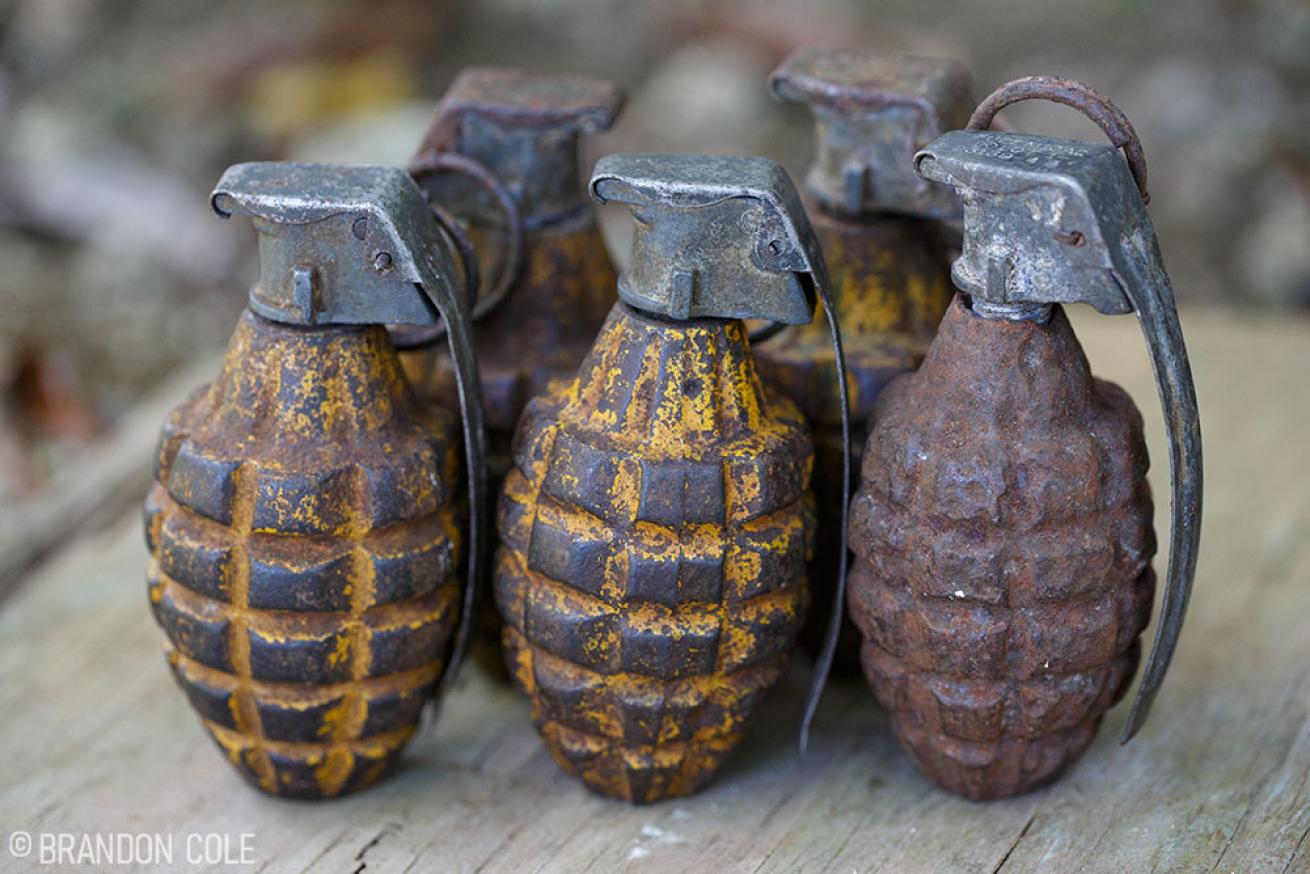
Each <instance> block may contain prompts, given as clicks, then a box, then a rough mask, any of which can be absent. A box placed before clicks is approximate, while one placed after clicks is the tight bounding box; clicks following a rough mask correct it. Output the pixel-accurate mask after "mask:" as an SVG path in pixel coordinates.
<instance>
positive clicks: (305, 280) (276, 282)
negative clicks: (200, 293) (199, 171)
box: [210, 162, 487, 686]
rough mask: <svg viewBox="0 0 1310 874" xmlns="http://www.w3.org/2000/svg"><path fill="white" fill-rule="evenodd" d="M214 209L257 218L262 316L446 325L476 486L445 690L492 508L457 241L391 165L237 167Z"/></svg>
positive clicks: (257, 299)
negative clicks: (486, 516) (487, 515)
mask: <svg viewBox="0 0 1310 874" xmlns="http://www.w3.org/2000/svg"><path fill="white" fill-rule="evenodd" d="M210 202H211V204H212V206H213V208H214V211H215V212H217V213H218V214H219V215H220V216H222V217H224V218H227V217H229V216H232V215H246V216H250V217H251V218H252V219H254V224H255V228H256V229H257V230H258V231H259V249H260V265H261V266H260V278H259V282H258V283H256V284H255V285H254V286H253V287H252V288H251V289H250V300H249V305H250V309H251V310H253V311H254V312H255V313H257V314H259V315H261V316H263V317H265V318H267V319H270V320H272V321H274V322H278V323H282V324H290V325H374V324H401V325H433V324H436V323H437V322H438V321H441V322H443V323H444V324H445V326H446V336H447V339H448V343H449V346H450V354H451V359H452V360H453V362H454V367H455V375H456V379H457V380H458V392H459V400H460V407H461V412H462V413H463V433H464V454H465V461H466V463H467V465H468V489H469V511H468V512H469V535H468V576H467V579H466V582H465V586H464V593H463V602H462V605H461V608H460V612H461V621H460V624H459V628H458V630H457V631H456V637H455V644H454V647H453V650H452V652H451V655H450V657H449V660H448V661H447V662H446V667H445V671H444V674H443V678H442V684H443V686H448V685H449V683H450V682H451V681H452V680H453V678H454V676H455V674H456V672H457V670H458V668H459V664H460V662H461V661H462V659H463V657H464V654H465V652H466V650H467V648H468V645H469V641H470V639H471V638H470V633H471V626H472V621H471V619H472V617H473V616H475V615H476V612H475V611H476V603H475V601H476V598H477V593H478V591H479V585H478V582H479V580H480V577H481V574H482V573H483V566H484V563H485V559H484V556H483V555H482V552H483V540H484V538H485V534H484V531H483V529H484V525H485V519H484V514H485V512H486V508H487V494H486V489H487V486H486V461H485V455H486V449H485V443H486V438H485V433H484V428H483V411H482V397H481V388H480V386H479V382H478V376H477V364H476V362H475V360H474V356H473V345H472V334H471V329H470V325H469V322H470V318H469V315H470V314H469V309H468V307H469V301H470V300H471V295H470V294H467V293H465V291H464V290H463V289H457V287H456V284H457V283H456V277H457V276H459V272H458V270H457V269H456V268H455V264H456V262H457V259H458V254H457V252H456V248H455V246H456V244H455V243H454V241H453V239H452V236H451V235H450V234H449V233H448V232H447V231H446V230H445V229H443V226H442V224H441V223H440V221H439V220H438V219H436V218H434V216H433V212H432V211H431V210H430V208H429V207H428V204H427V202H426V200H425V199H424V196H423V193H422V191H420V190H419V188H418V186H417V185H416V184H415V182H414V181H413V180H412V179H411V178H410V177H409V176H408V175H407V174H406V173H405V172H404V171H402V170H399V169H395V168H390V167H373V166H343V165H332V164H298V163H290V162H256V163H246V164H237V165H234V166H232V167H230V168H228V170H227V172H226V173H224V174H223V177H222V179H220V180H219V182H218V185H217V186H216V187H215V189H214V192H213V194H212V195H211V199H210ZM464 278H465V281H467V278H468V274H467V273H466V274H465V277H464Z"/></svg>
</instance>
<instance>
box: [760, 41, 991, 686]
mask: <svg viewBox="0 0 1310 874" xmlns="http://www.w3.org/2000/svg"><path fill="white" fill-rule="evenodd" d="M770 82H771V85H772V87H773V90H774V92H775V93H776V94H778V96H780V97H782V98H785V99H788V100H793V101H798V102H802V103H805V104H806V105H807V106H809V107H810V108H811V110H812V111H813V112H814V115H815V122H816V128H815V130H816V157H815V162H814V164H813V166H812V167H811V169H810V171H809V175H808V176H807V177H806V182H807V188H808V193H809V196H810V198H811V201H812V202H811V204H810V215H811V218H812V221H813V223H814V229H815V232H816V233H817V234H818V237H819V242H820V244H821V245H822V247H823V253H824V257H825V260H826V261H827V263H828V270H829V273H830V275H831V280H832V296H833V304H834V308H835V311H836V316H837V320H838V322H839V323H840V324H841V327H842V339H843V343H844V347H845V352H846V366H847V374H848V375H847V388H848V391H849V393H850V399H851V419H852V434H851V442H852V446H853V449H854V453H855V456H854V457H855V463H856V465H858V462H859V457H860V453H861V452H862V450H863V447H864V441H865V439H866V436H867V432H866V430H865V423H866V422H867V420H868V417H869V414H870V413H871V411H872V409H873V403H874V401H875V400H876V399H877V397H878V393H879V392H881V391H882V388H883V387H884V386H885V385H886V384H887V383H888V382H889V381H890V380H891V379H893V378H894V377H896V376H898V375H900V374H902V373H905V372H908V371H911V370H913V369H915V368H916V367H918V365H919V362H920V361H922V360H923V356H924V354H925V353H926V352H927V350H928V346H929V344H930V343H931V342H932V338H933V335H934V332H935V330H936V327H937V323H938V322H939V321H940V320H941V317H942V314H943V313H944V312H945V310H946V306H947V304H948V303H949V302H950V300H951V295H952V293H953V289H952V287H951V281H950V266H949V254H948V252H949V247H948V245H947V243H946V240H945V238H944V234H943V228H942V226H941V223H940V222H939V221H937V220H936V219H935V218H934V217H935V216H941V215H946V214H952V213H954V212H956V211H958V202H957V201H956V199H955V196H954V194H953V192H952V191H951V190H950V188H949V187H948V186H943V185H940V184H938V183H931V182H925V181H924V180H921V179H919V178H918V177H917V176H916V175H915V173H914V166H913V161H912V158H913V155H914V152H915V151H916V150H917V149H918V148H920V147H921V146H923V145H924V144H926V143H927V142H928V141H930V140H932V139H934V138H935V137H936V136H937V135H939V134H940V133H943V132H945V131H946V130H950V129H952V128H958V127H960V126H961V125H963V124H964V121H965V119H966V118H967V117H968V112H969V106H970V100H969V94H970V89H971V85H970V77H969V74H968V72H967V71H966V70H965V69H964V68H963V67H962V66H961V65H960V64H959V63H957V62H955V61H951V60H947V59H934V58H920V57H913V56H904V55H889V54H877V53H858V52H841V51H833V50H820V49H800V50H798V51H796V52H795V53H793V54H792V55H791V56H790V57H788V58H787V60H785V61H784V62H783V64H782V65H781V66H779V67H778V69H777V70H776V71H774V73H773V75H772V76H771V77H770ZM756 357H757V361H758V363H759V369H760V374H761V376H763V378H764V379H765V381H766V382H769V383H770V384H772V385H774V386H775V387H777V388H778V389H779V390H781V391H782V392H783V394H785V395H786V396H787V397H789V398H791V400H792V401H794V402H795V403H796V404H797V406H799V407H800V409H801V412H803V413H804V414H805V417H806V418H807V419H808V420H809V422H810V425H811V427H812V428H813V430H814V442H815V465H816V466H815V477H814V487H815V493H816V496H817V501H818V512H819V527H818V535H817V538H818V539H817V547H816V549H815V553H814V561H813V564H812V565H811V567H810V581H811V587H812V592H813V594H814V598H815V603H816V604H824V605H826V604H828V603H830V602H831V599H832V596H833V594H834V592H833V586H832V581H833V580H834V579H835V578H836V573H837V571H836V568H837V560H838V558H839V553H840V550H841V545H840V538H841V531H842V526H843V524H844V519H843V517H842V512H841V488H840V482H841V481H842V480H841V476H842V463H843V456H842V448H841V430H840V428H841V417H840V409H839V406H838V403H837V393H836V375H835V368H834V359H833V353H832V344H831V343H830V342H829V340H828V331H827V326H826V323H825V317H824V314H823V313H821V312H820V313H817V314H816V316H815V319H814V321H812V322H811V323H810V324H808V325H801V326H796V327H791V328H788V329H786V330H784V331H782V332H780V333H779V334H777V335H776V336H774V337H772V338H771V339H769V340H768V342H764V343H760V344H759V345H757V346H756ZM827 619H828V617H827V615H826V614H825V613H823V612H822V611H814V612H812V613H811V615H810V619H809V621H808V622H807V623H806V626H805V628H804V630H803V631H802V635H801V643H802V645H803V646H805V648H806V649H808V650H809V651H811V652H812V653H816V654H817V653H818V652H819V651H820V650H821V648H822V644H823V640H824V636H825V634H826V627H825V623H826V622H827ZM840 635H841V636H840V640H839V643H838V649H837V652H836V655H835V658H834V662H833V671H834V673H835V674H836V675H837V676H841V677H854V676H858V675H859V672H860V663H859V635H858V633H857V631H856V629H855V628H854V626H852V625H851V624H850V623H845V624H844V625H843V626H842V629H841V632H840Z"/></svg>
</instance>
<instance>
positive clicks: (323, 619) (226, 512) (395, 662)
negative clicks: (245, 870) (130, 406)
mask: <svg viewBox="0 0 1310 874" xmlns="http://www.w3.org/2000/svg"><path fill="white" fill-rule="evenodd" d="M459 452H460V442H459V436H458V426H457V423H456V422H455V420H454V419H453V417H451V416H450V415H449V414H446V413H445V412H444V411H441V410H438V409H431V410H427V411H424V412H422V413H420V411H419V410H418V409H417V408H416V406H415V404H414V401H413V400H412V398H411V397H410V395H409V388H408V386H407V385H406V384H405V382H404V378H403V376H402V375H401V373H400V369H399V362H398V361H397V360H396V357H395V353H394V351H393V350H392V349H391V345H390V341H389V340H388V339H387V337H386V333H385V331H384V330H383V329H382V328H381V327H367V328H354V327H328V328H319V329H304V328H291V327H287V326H283V325H277V324H275V323H272V322H268V321H265V320H263V319H261V318H259V317H258V316H254V315H251V314H250V313H246V314H245V315H244V316H243V317H242V320H241V322H240V324H239V326H238V328H237V331H236V333H235V335H234V336H233V339H232V342H231V345H230V346H229V349H228V356H227V360H226V362H225V365H224V370H223V373H222V374H221V375H220V377H219V379H218V380H216V381H215V383H214V384H213V385H211V386H210V387H208V389H206V390H202V391H200V392H197V393H196V394H195V395H193V396H192V398H191V399H190V400H188V401H187V402H186V403H184V404H183V405H182V406H181V407H179V408H178V409H177V410H176V411H175V412H174V413H173V414H172V416H170V418H169V420H168V422H167V423H166V424H165V426H164V429H163V432H162V433H161V436H160V441H159V448H158V451H157V456H156V459H155V476H156V481H155V483H154V485H153V486H152V488H151V490H150V494H149V496H148V498H147V501H146V528H147V542H148V545H149V546H150V549H151V554H152V557H151V562H150V569H149V572H148V583H149V591H150V599H151V603H152V604H153V606H154V610H155V616H156V618H157V619H158V621H159V623H160V625H161V626H162V627H163V628H164V630H165V632H166V633H167V634H168V637H169V641H170V644H171V647H170V651H169V654H168V659H169V664H170V665H171V666H172V669H173V672H174V675H175V676H176V678H177V681H178V683H179V685H180V686H181V687H182V689H183V690H184V691H185V692H186V694H187V696H188V697H189V699H190V700H191V703H192V706H193V707H194V708H195V709H196V711H197V713H198V714H199V715H200V717H201V719H202V721H203V723H204V725H205V727H206V728H207V729H208V730H209V732H210V734H211V735H212V736H213V738H214V740H215V741H216V742H217V743H218V745H219V747H220V748H221V749H222V750H223V751H224V752H225V753H226V754H227V756H228V757H229V758H230V759H231V760H232V762H233V763H234V764H235V765H236V766H237V767H238V769H239V770H240V771H241V772H242V773H243V775H244V776H246V777H247V778H248V779H249V780H251V782H253V783H254V784H255V785H256V786H258V787H259V788H260V789H262V790H264V791H266V792H269V793H271V794H275V795H286V796H291V797H307V798H319V797H328V796H333V795H338V794H341V793H345V792H351V791H354V790H357V789H361V788H363V787H365V786H367V785H369V784H370V783H372V782H373V781H374V780H376V779H377V778H378V777H379V776H380V775H381V774H382V773H383V772H384V771H385V769H386V768H387V766H388V765H390V764H391V762H392V761H393V760H394V759H395V758H396V756H397V755H398V754H399V752H400V750H401V748H402V747H403V746H404V744H405V742H406V741H407V740H408V738H409V736H410V735H411V734H412V732H413V730H414V728H415V726H416V724H417V721H418V718H419V714H420V712H421V710H422V707H423V705H424V703H425V702H426V701H427V700H428V698H429V696H430V695H431V693H432V690H433V687H434V685H435V682H436V680H437V678H438V677H439V676H440V673H441V669H442V666H443V663H444V659H445V656H446V653H447V650H448V648H449V642H450V640H451V637H452V634H453V631H454V628H455V626H456V624H457V622H458V616H459V603H460V584H459V578H458V574H457V568H458V566H459V553H460V550H461V544H462V538H463V533H462V530H461V525H462V522H463V519H464V510H463V501H464V498H463V496H462V494H460V493H459V492H458V490H457V489H455V488H452V487H451V486H450V484H452V483H460V482H462V480H461V479H460V467H461V465H460V455H459Z"/></svg>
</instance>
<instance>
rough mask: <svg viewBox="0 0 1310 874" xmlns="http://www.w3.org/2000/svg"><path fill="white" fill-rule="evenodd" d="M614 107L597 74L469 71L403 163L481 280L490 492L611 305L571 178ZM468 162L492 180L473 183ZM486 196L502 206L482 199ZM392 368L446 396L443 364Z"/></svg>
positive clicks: (447, 362)
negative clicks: (532, 417) (492, 193)
mask: <svg viewBox="0 0 1310 874" xmlns="http://www.w3.org/2000/svg"><path fill="white" fill-rule="evenodd" d="M622 105H623V93H622V91H621V90H620V89H619V88H618V87H617V86H615V85H613V84H612V83H609V82H606V81H603V80H599V79H592V78H589V77H585V76H577V75H570V74H562V73H540V72H534V71H528V70H518V69H509V68H495V67H474V68H469V69H466V70H463V71H462V72H461V73H460V74H459V75H458V76H457V77H456V79H455V81H454V83H453V84H452V85H451V87H450V89H449V90H448V91H447V92H446V94H445V96H444V97H443V98H442V100H441V103H440V105H439V106H438V107H437V110H436V114H435V116H434V118H433V120H432V124H431V126H430V128H429V130H428V132H427V135H426V136H425V137H424V141H423V143H422V145H421V146H420V148H419V150H418V152H417V154H416V155H415V156H414V159H413V161H412V162H411V165H410V173H411V174H412V175H413V176H414V178H415V179H416V180H417V181H418V182H419V184H420V186H421V187H422V188H423V189H424V190H425V192H427V193H428V195H429V197H430V198H431V199H433V200H435V201H436V202H438V203H441V204H444V205H445V206H446V207H447V208H448V209H450V210H451V211H452V212H453V213H455V214H456V215H457V216H459V218H460V220H461V221H462V222H463V223H464V224H465V225H466V227H467V230H468V234H469V237H470V238H471V239H472V241H473V243H474V244H475V245H476V247H477V250H478V252H479V255H480V261H481V265H480V272H481V273H482V275H483V276H485V277H487V279H488V280H489V282H488V284H489V286H490V290H489V291H488V292H487V293H486V294H484V295H483V297H482V298H481V299H480V300H479V302H478V304H477V305H476V306H475V308H474V314H473V315H474V319H475V321H476V322H477V331H476V337H475V346H476V349H477V355H478V372H479V375H480V378H481V381H482V397H483V401H484V404H485V407H486V415H487V466H488V471H487V474H488V485H489V488H490V489H491V493H492V494H499V491H500V485H501V482H502V481H503V479H504V477H505V472H506V471H507V470H508V469H509V466H510V443H511V441H512V439H513V436H514V428H515V426H516V425H517V424H518V421H519V417H520V416H521V415H522V413H523V408H524V406H525V405H526V404H527V402H528V400H529V399H530V398H532V397H534V396H536V395H538V394H540V393H542V392H544V391H546V390H547V388H548V387H549V386H550V385H551V383H553V382H556V381H559V380H568V379H572V378H573V376H574V375H575V374H576V373H577V369H578V365H579V364H581V363H582V359H583V358H584V357H585V356H586V354H587V350H588V349H590V348H591V344H592V341H593V340H594V339H595V337H596V333H597V332H598V331H599V330H600V327H601V325H602V324H603V323H604V321H605V317H606V315H608V313H609V311H610V308H611V307H612V306H613V305H614V286H615V283H616V282H617V280H618V273H617V271H616V270H615V269H614V265H613V263H612V262H611V261H610V256H609V250H608V249H607V248H606V246H605V241H604V239H603V238H602V237H601V233H600V226H599V224H598V222H597V220H596V211H595V208H594V206H593V205H592V203H591V200H590V198H588V197H587V195H586V185H585V182H584V180H583V178H582V177H580V175H579V170H580V166H581V164H582V145H583V137H584V136H586V135H589V134H594V133H597V132H599V131H603V130H606V129H608V128H609V127H610V125H612V124H613V123H614V119H615V117H616V116H617V115H618V113H619V110H620V109H621V107H622ZM470 164H472V165H473V166H474V167H475V168H480V169H475V170H474V173H476V174H477V175H479V176H482V177H489V178H490V179H492V180H495V181H494V183H493V184H492V185H491V186H488V185H486V184H482V185H476V184H472V182H473V181H474V179H473V177H472V176H471V175H470V173H469V172H468V170H469V165H470ZM487 187H491V188H493V189H499V191H500V198H501V199H502V200H508V201H509V202H510V203H509V208H508V209H507V208H506V205H505V204H496V203H494V202H491V199H489V198H488V197H487V196H486V193H485V192H484V191H483V190H482V189H484V188H487ZM498 213H504V214H505V215H497V214H498ZM506 221H508V222H509V225H508V226H506ZM501 253H503V257H499V258H497V257H496V256H497V255H499V254H501ZM402 360H403V361H404V363H405V365H406V370H407V372H408V373H409V374H411V376H412V378H413V379H414V381H415V382H416V383H417V384H418V385H419V386H420V387H421V388H422V389H423V390H424V391H423V393H424V394H428V395H434V396H436V397H440V398H444V399H448V400H449V399H453V398H454V397H455V380H454V378H453V377H454V373H453V371H452V369H451V359H450V356H449V355H447V354H445V353H444V352H442V351H440V350H438V351H437V352H436V354H435V355H432V354H430V353H423V352H417V351H415V352H412V353H407V354H406V355H404V356H403V357H402ZM493 536H494V532H493ZM483 603H484V605H485V606H484V608H483V611H482V615H481V616H480V617H479V632H478V635H477V638H476V640H475V642H474V648H473V655H474V658H475V659H476V660H477V661H478V662H479V663H481V664H482V665H484V666H485V667H487V668H488V669H489V670H490V671H491V673H492V675H493V676H498V677H501V678H506V675H505V669H504V665H503V663H502V661H501V654H500V618H499V614H497V612H496V609H495V605H494V604H493V603H491V598H490V597H489V596H488V597H487V598H486V599H485V601H484V602H483ZM506 679H507V678H506Z"/></svg>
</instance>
